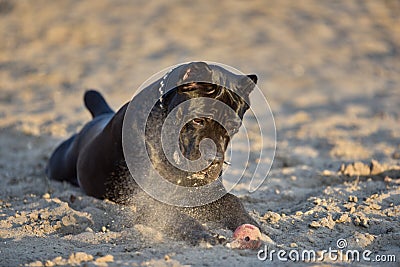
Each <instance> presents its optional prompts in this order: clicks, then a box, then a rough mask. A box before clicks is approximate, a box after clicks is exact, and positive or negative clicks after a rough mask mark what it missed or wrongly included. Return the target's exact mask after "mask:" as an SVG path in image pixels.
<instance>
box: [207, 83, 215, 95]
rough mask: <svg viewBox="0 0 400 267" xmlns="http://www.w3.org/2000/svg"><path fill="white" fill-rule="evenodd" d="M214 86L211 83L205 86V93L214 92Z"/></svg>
mask: <svg viewBox="0 0 400 267" xmlns="http://www.w3.org/2000/svg"><path fill="white" fill-rule="evenodd" d="M215 90H216V87H215V86H213V85H210V86H207V87H206V88H205V90H204V93H206V94H207V95H211V94H213V93H214V92H215Z"/></svg>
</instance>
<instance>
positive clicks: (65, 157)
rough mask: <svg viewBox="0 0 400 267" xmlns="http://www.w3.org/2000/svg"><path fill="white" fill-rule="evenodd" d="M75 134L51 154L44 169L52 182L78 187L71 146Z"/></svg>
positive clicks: (74, 158) (74, 159)
mask: <svg viewBox="0 0 400 267" xmlns="http://www.w3.org/2000/svg"><path fill="white" fill-rule="evenodd" d="M76 137H77V135H76V134H74V135H73V136H71V137H70V138H69V139H68V140H65V141H64V142H62V143H61V145H59V146H58V147H57V148H56V150H55V151H54V152H53V154H52V155H51V157H50V159H49V163H48V165H47V167H46V175H47V177H49V178H50V179H52V180H58V181H67V182H70V183H71V184H74V185H78V180H77V175H76V161H77V155H76V153H72V151H71V150H72V145H73V143H74V141H75V138H76Z"/></svg>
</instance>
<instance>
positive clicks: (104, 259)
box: [95, 254, 114, 263]
mask: <svg viewBox="0 0 400 267" xmlns="http://www.w3.org/2000/svg"><path fill="white" fill-rule="evenodd" d="M113 261H114V256H113V255H110V254H107V255H105V256H103V257H100V258H97V259H96V260H95V262H97V263H100V262H113Z"/></svg>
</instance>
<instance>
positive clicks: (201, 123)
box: [192, 118, 204, 127]
mask: <svg viewBox="0 0 400 267" xmlns="http://www.w3.org/2000/svg"><path fill="white" fill-rule="evenodd" d="M192 124H193V125H194V126H197V127H202V126H204V119H202V118H195V119H193V120H192Z"/></svg>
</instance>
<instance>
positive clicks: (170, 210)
mask: <svg viewBox="0 0 400 267" xmlns="http://www.w3.org/2000/svg"><path fill="white" fill-rule="evenodd" d="M142 204H144V203H142ZM137 214H138V215H139V216H138V218H137V220H136V223H142V224H145V225H147V226H150V227H152V228H154V229H157V230H159V231H160V232H162V233H163V234H165V235H166V236H168V237H171V238H174V239H178V240H183V241H187V242H189V243H190V244H192V245H198V244H200V243H201V242H208V243H210V244H212V245H215V244H216V243H217V242H218V239H217V238H216V236H215V235H212V234H211V232H209V231H208V230H207V229H206V228H205V227H204V226H203V225H201V223H200V222H199V221H197V220H196V219H194V218H192V217H191V216H189V215H188V214H185V213H184V212H182V211H181V210H180V209H179V208H177V207H174V206H170V205H167V204H164V203H161V202H159V201H156V200H154V199H148V200H147V201H146V205H140V208H139V210H138V212H137Z"/></svg>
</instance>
